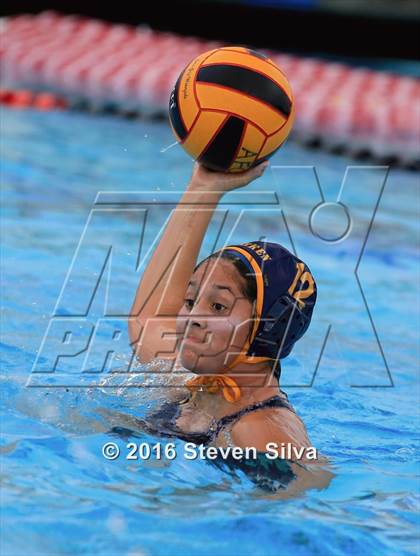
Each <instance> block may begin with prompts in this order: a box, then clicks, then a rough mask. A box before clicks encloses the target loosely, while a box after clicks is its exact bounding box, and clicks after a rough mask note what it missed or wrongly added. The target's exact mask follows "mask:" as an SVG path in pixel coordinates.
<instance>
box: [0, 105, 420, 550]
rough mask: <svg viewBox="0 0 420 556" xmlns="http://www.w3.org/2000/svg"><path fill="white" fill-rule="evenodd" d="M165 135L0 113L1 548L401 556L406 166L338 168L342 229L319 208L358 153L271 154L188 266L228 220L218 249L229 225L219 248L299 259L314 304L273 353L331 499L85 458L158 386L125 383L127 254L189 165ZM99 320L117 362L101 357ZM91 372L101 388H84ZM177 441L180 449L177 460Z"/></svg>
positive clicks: (411, 275) (408, 335) (407, 533)
mask: <svg viewBox="0 0 420 556" xmlns="http://www.w3.org/2000/svg"><path fill="white" fill-rule="evenodd" d="M171 143H173V137H172V135H171V132H170V130H169V129H168V126H167V125H165V124H164V123H150V122H149V123H145V122H139V121H124V120H120V119H116V118H113V117H102V116H95V115H83V114H75V113H47V114H43V113H35V112H19V111H16V112H15V111H8V110H4V111H3V114H2V167H1V181H2V210H3V214H2V222H1V224H2V230H1V231H2V244H3V246H2V303H1V309H2V364H1V381H2V384H1V386H2V419H1V421H2V432H3V436H2V443H1V452H2V478H3V486H2V496H1V498H2V505H3V511H2V546H1V548H2V554H4V555H10V556H11V555H13V556H17V555H28V556H29V555H52V554H54V555H56V554H57V555H58V554H60V555H61V554H92V555H93V554H95V555H99V554H104V555H105V554H106V555H116V554H121V555H127V556H140V555H142V556H151V555H157V556H160V555H176V554H194V555H200V556H201V555H213V554H219V555H221V556H222V555H233V554H242V555H243V556H246V555H259V554H261V555H262V554H264V555H278V554H294V555H312V554H320V555H322V556H325V555H330V554H331V555H344V554H375V555H395V554H399V555H405V554H416V553H418V548H419V544H418V542H419V541H418V538H416V534H417V533H418V528H419V522H418V509H419V495H418V487H419V479H418V472H419V452H418V448H419V442H418V432H419V430H418V429H419V427H418V425H419V414H418V401H419V395H420V390H419V382H418V375H417V361H418V356H419V353H418V349H419V346H418V341H417V333H418V329H419V322H418V309H419V296H418V285H417V284H418V278H419V276H418V271H419V265H418V238H419V229H418V224H417V217H418V205H419V190H418V185H419V183H418V176H417V175H416V174H414V173H409V172H404V171H401V170H398V169H395V168H391V169H390V170H389V173H388V174H386V169H385V168H377V167H375V168H373V167H371V166H367V165H366V164H363V165H361V166H360V165H358V167H357V168H352V169H350V170H349V171H348V174H347V179H346V180H345V182H344V187H343V191H342V194H341V202H342V203H343V205H346V206H347V209H348V214H349V218H350V227H349V229H347V227H348V224H349V222H348V220H347V217H346V215H345V213H344V212H343V211H344V209H343V205H337V204H336V203H335V201H336V199H337V194H338V192H339V189H340V186H341V183H342V181H343V177H344V173H345V170H346V168H347V166H348V165H353V166H354V164H355V163H354V161H352V160H349V159H346V158H344V157H336V156H332V155H329V154H325V153H322V152H314V151H309V150H303V149H302V148H301V147H299V146H297V145H296V144H294V143H293V142H289V143H288V144H287V145H286V146H285V147H284V148H283V149H281V151H280V152H279V153H278V154H277V155H276V156H275V157H274V158H273V159H272V164H271V169H270V170H269V171H268V172H267V173H266V175H265V176H264V177H263V178H262V179H261V180H259V181H258V182H255V183H253V184H252V185H251V186H249V187H248V188H246V189H244V190H242V193H241V194H243V197H241V199H239V201H240V202H239V204H238V202H237V201H236V197H235V198H233V197H232V195H233V194H231V195H230V196H229V197H225V200H226V201H229V199H232V201H231V202H230V204H227V202H226V203H225V204H224V205H223V206H221V210H220V211H219V212H218V213H217V214H216V215H215V218H214V220H213V222H212V224H211V226H210V228H209V231H208V235H207V236H206V240H205V242H204V245H203V250H202V253H201V254H200V258H201V256H205V255H206V254H208V253H209V252H210V251H211V250H212V249H213V248H214V245H213V242H214V240H215V238H216V234H217V233H219V228H220V226H219V225H220V224H221V223H223V222H224V226H223V227H222V229H221V233H220V237H219V240H218V243H217V245H218V246H219V245H222V244H223V242H224V241H226V239H227V238H228V237H229V234H230V233H232V235H231V236H230V238H229V241H230V242H234V241H239V242H244V241H250V240H255V239H259V238H260V237H262V236H264V237H267V238H268V239H269V240H271V241H278V242H280V243H283V244H284V245H286V247H288V248H290V249H292V248H294V249H296V251H297V253H298V255H299V256H301V257H302V258H303V259H304V260H305V261H306V262H307V263H308V265H309V266H310V268H311V270H312V272H313V274H314V276H315V277H316V280H317V283H318V288H319V300H318V305H317V309H316V312H315V315H314V318H313V322H312V325H311V328H310V330H309V331H308V333H307V335H306V336H305V337H304V339H302V340H301V342H300V343H299V344H298V345H297V346H296V349H295V350H294V352H293V353H292V355H291V356H290V357H289V358H287V359H286V360H285V362H284V366H283V373H282V387H283V389H285V390H286V391H287V392H288V394H289V397H290V399H291V401H292V403H293V404H294V406H295V407H296V410H297V411H298V413H299V414H300V415H301V417H302V419H303V420H304V422H305V423H306V425H307V428H308V432H309V436H310V439H311V441H312V444H313V445H314V446H316V447H317V448H318V449H319V450H320V451H321V452H322V453H323V454H325V455H326V456H327V457H328V458H329V460H330V462H331V465H332V468H333V470H334V473H335V477H334V479H333V480H332V482H331V483H330V485H329V487H328V488H326V489H324V490H315V489H310V490H308V491H306V492H305V493H303V494H302V495H301V496H299V497H296V498H292V499H288V500H280V499H278V498H276V496H275V495H272V494H270V493H267V492H265V491H263V490H259V489H258V488H256V486H255V485H254V484H253V483H252V482H251V481H250V480H249V479H248V478H247V477H246V476H245V475H244V474H242V473H236V474H235V473H232V474H229V473H227V472H223V471H221V470H219V469H217V468H216V467H214V466H213V465H211V464H210V463H208V462H206V461H200V460H198V461H186V460H185V459H183V458H182V457H177V458H176V459H174V460H173V461H157V460H154V459H151V460H150V461H127V460H126V459H125V458H124V457H120V458H119V459H118V460H116V461H107V460H106V459H105V458H104V457H103V456H102V454H101V447H102V445H103V444H104V443H105V442H109V441H114V442H116V443H117V444H118V445H119V447H120V448H121V450H122V453H126V452H124V450H125V444H126V441H124V440H123V439H122V438H118V437H115V436H111V435H110V434H109V433H108V431H109V430H110V428H111V427H112V426H113V425H115V424H119V423H121V422H124V420H127V419H129V417H130V415H138V416H141V415H144V413H145V412H146V410H147V409H148V408H149V407H151V406H152V405H153V404H157V403H159V402H160V400H161V398H162V396H163V395H164V393H163V391H162V389H161V388H156V389H155V390H153V392H151V391H150V389H149V390H146V389H144V388H141V387H138V388H137V387H134V388H125V387H124V380H125V379H126V375H124V374H123V371H124V369H125V370H126V369H127V368H128V367H127V362H129V361H130V350H129V348H128V339H127V332H126V325H125V319H124V315H126V314H127V312H128V310H129V308H130V306H131V302H132V299H133V294H134V291H135V286H136V284H137V282H138V279H139V275H140V272H141V270H142V267H140V270H136V268H137V266H136V265H137V263H138V259H142V257H144V256H145V255H146V256H147V249H148V248H149V247H150V246H151V245H152V243H153V241H154V240H155V238H156V236H157V235H158V232H159V229H160V227H161V226H162V225H163V224H164V222H165V219H166V218H167V217H168V214H169V210H170V208H171V207H173V205H171V204H170V203H171V201H172V202H174V200H175V201H176V199H179V196H180V195H181V192H182V190H183V188H184V187H185V184H186V182H187V180H188V177H189V175H190V171H191V165H190V161H189V159H188V157H187V156H186V155H185V154H184V153H183V152H182V150H181V149H180V148H179V147H177V146H175V147H172V148H169V149H166V147H168V146H169V145H171ZM162 151H163V152H162ZM276 166H281V167H279V168H276ZM313 167H315V168H316V171H317V173H318V177H319V182H320V184H321V188H322V192H323V195H324V196H325V200H326V201H328V202H329V203H330V204H329V205H326V206H323V207H321V209H319V210H318V211H317V212H316V213H315V216H314V217H313V219H312V230H313V232H315V233H312V232H311V229H310V227H309V225H308V222H309V215H310V213H311V211H312V210H313V209H314V207H315V206H316V205H318V204H319V203H320V201H321V197H320V191H319V189H318V187H317V182H316V180H315V178H314V171H313ZM384 180H385V181H384ZM263 191H265V192H267V194H265V193H264V194H263V193H262V192H263ZM98 192H102V193H101V194H100V196H99V197H98ZM111 192H112V195H110V193H111ZM127 192H134V193H127ZM136 192H137V193H136ZM273 192H276V193H277V195H278V199H279V200H278V202H273ZM107 194H108V195H107ZM265 195H266V196H265ZM267 195H268V197H267ZM135 198H137V200H138V203H137V204H135V203H133V199H135ZM146 198H147V199H149V200H150V199H152V202H151V204H149V205H147V208H148V214H149V218H148V220H147V225H146V227H145V229H143V228H142V225H143V223H144V210H143V209H144V207H145V205H144V203H143V204H142V202H143V201H144V199H146ZM153 199H155V202H153ZM267 199H269V200H268V201H267ZM142 200H143V201H142ZM110 201H112V202H113V203H114V204H110ZM161 201H165V202H166V203H168V204H159V203H160V202H161ZM95 203H96V204H95ZM115 203H116V204H115ZM127 203H128V204H127ZM264 203H266V204H264ZM267 203H268V204H267ZM226 209H229V212H228V213H227V216H226V220H223V218H224V214H225V213H223V211H225V210H226ZM241 209H245V212H243V213H241ZM375 210H376V212H375ZM241 214H242V216H241ZM240 216H241V218H239V217H240ZM235 223H236V226H235ZM142 233H144V241H143V244H142V249H141V252H140V254H139V251H140V248H139V242H140V237H141V234H142ZM316 234H318V235H316ZM343 234H344V237H343V239H342V240H341V241H338V242H333V241H330V240H331V239H335V238H337V237H338V236H340V235H343ZM319 236H321V237H323V238H324V239H320V237H319ZM110 247H111V257H112V260H110V259H107V256H108V255H109V252H110V251H109V249H110ZM146 260H147V258H146ZM107 261H108V262H107ZM104 268H105V271H104V273H103V274H101V272H102V270H104ZM355 271H357V272H355ZM101 277H102V279H101V280H99V278H101ZM98 281H99V285H98ZM96 285H98V287H97V289H96V290H95V287H96ZM93 291H96V295H95V296H94V299H93V302H92V303H90V301H89V300H90V299H91V297H92V292H93ZM104 316H106V318H105V319H104V320H103V323H102V324H101V327H100V328H99V330H98V331H97V333H96V336H95V342H94V343H93V346H94V347H92V349H91V350H89V353H87V351H86V342H87V339H88V338H89V334H90V333H91V331H92V330H93V327H94V325H95V324H97V322H98V318H100V317H104ZM66 327H67V328H66ZM118 327H120V328H118ZM117 328H118V329H121V334H120V336H119V338H120V339H119V340H118V341H116V343H115V346H116V350H115V352H116V355H115V356H114V358H112V357H110V358H109V359H108V360H107V362H105V363H104V361H103V353H104V349H105V347H104V346H109V339H110V337H111V336H112V334H113V332H114V331H115V330H116V329H117ZM64 329H66V330H71V339H70V340H69V344H66V345H67V349H68V350H69V351H68V354H69V356H68V357H61V358H58V359H57V356H58V350H59V349H60V347H61V348H63V345H61V346H60V342H61V341H62V338H63V330H64ZM69 338H70V337H69ZM113 345H114V344H113ZM77 346H79V347H80V349H79V350H77V349H75V347H77ZM101 347H102V349H101ZM77 351H80V353H79V355H75V353H76V352H77ZM105 351H106V349H105ZM62 353H63V352H61V354H62ZM37 355H38V359H37ZM70 355H72V356H70ZM101 356H102V359H101ZM48 370H49V371H51V370H53V372H49V373H48V372H47V371H48ZM82 370H84V372H83V373H82V372H81V371H82ZM116 370H117V371H118V370H119V372H120V374H119V375H118V373H117V374H116V373H115V371H116ZM112 371H114V373H113V374H111V373H112ZM130 376H131V375H130ZM104 377H105V378H106V379H108V378H109V377H113V378H115V380H116V382H117V383H118V388H105V387H98V383H99V382H100V380H101V379H103V378H104ZM134 378H136V376H134ZM135 385H136V384H134V386H135ZM142 440H148V441H150V442H152V441H157V440H158V439H153V438H151V437H147V436H146V435H142ZM137 441H139V439H137ZM182 446H183V443H182V442H181V441H178V442H176V447H177V450H179V452H181V450H182Z"/></svg>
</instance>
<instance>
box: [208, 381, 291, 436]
mask: <svg viewBox="0 0 420 556" xmlns="http://www.w3.org/2000/svg"><path fill="white" fill-rule="evenodd" d="M282 393H283V394H284V395H285V397H286V399H284V398H282V397H281V396H279V395H277V394H276V395H275V396H272V397H271V398H267V399H266V400H262V401H261V402H255V403H253V404H251V405H248V406H247V407H243V408H242V409H240V410H239V411H237V412H236V413H231V414H230V415H225V416H224V417H222V418H221V419H219V421H218V422H217V425H216V427H215V430H214V433H213V438H216V436H217V435H218V434H219V433H220V431H221V430H222V429H223V428H224V427H226V425H229V424H231V423H234V422H235V421H238V420H239V419H240V418H241V417H243V416H244V415H246V414H247V413H251V412H252V411H257V410H258V409H265V408H266V407H284V408H286V409H289V410H290V411H293V413H295V410H294V409H293V407H292V406H291V405H290V403H289V400H288V398H287V394H286V393H285V392H283V391H282Z"/></svg>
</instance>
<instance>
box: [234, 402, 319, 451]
mask: <svg viewBox="0 0 420 556" xmlns="http://www.w3.org/2000/svg"><path fill="white" fill-rule="evenodd" d="M231 438H232V440H233V442H234V443H235V445H236V446H240V447H242V448H246V447H255V448H256V449H257V450H258V451H266V446H267V444H268V443H270V442H275V443H276V444H278V445H281V443H284V444H289V443H290V444H293V445H296V446H298V445H299V446H302V445H305V446H306V445H308V444H309V440H308V437H307V433H306V429H305V425H304V424H303V422H302V421H301V419H300V418H299V417H298V416H297V415H296V414H295V413H293V412H292V411H290V410H288V409H286V408H281V407H274V408H264V409H260V410H258V411H253V412H251V413H248V414H246V415H244V416H243V417H241V419H239V420H238V421H237V422H236V423H235V424H234V426H233V427H232V430H231Z"/></svg>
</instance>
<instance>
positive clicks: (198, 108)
mask: <svg viewBox="0 0 420 556" xmlns="http://www.w3.org/2000/svg"><path fill="white" fill-rule="evenodd" d="M169 119H170V122H171V125H172V129H173V131H174V133H175V135H176V137H177V139H178V141H179V142H180V143H181V145H182V146H183V148H184V149H185V150H186V151H187V153H188V154H190V155H191V156H192V157H193V158H194V159H195V160H198V161H199V162H201V163H202V164H204V165H205V166H206V167H207V168H210V169H211V170H216V171H223V172H243V171H245V170H248V169H249V168H251V167H252V166H255V165H256V164H258V163H260V162H261V161H263V160H267V159H268V158H269V157H270V156H272V155H273V154H274V153H275V152H276V150H277V149H278V148H279V147H280V146H281V145H282V144H283V143H284V141H285V140H286V139H287V136H288V135H289V133H290V130H291V128H292V125H293V119H294V103H293V95H292V90H291V87H290V84H289V82H288V80H287V78H286V76H285V75H284V73H283V72H282V71H281V70H280V69H279V68H278V67H277V66H276V64H275V63H274V62H272V61H271V60H270V59H269V58H267V57H265V56H264V55H262V54H260V53H258V52H254V51H253V50H249V49H247V48H242V47H232V46H229V47H226V48H217V49H216V50H211V51H210V52H205V53H204V54H201V56H198V57H197V58H195V60H193V61H192V62H191V63H190V64H189V65H188V66H187V67H186V68H185V69H184V71H183V72H182V73H181V75H180V76H179V78H178V81H177V82H176V84H175V87H174V89H173V91H172V93H171V96H170V100H169Z"/></svg>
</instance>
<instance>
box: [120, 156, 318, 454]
mask: <svg viewBox="0 0 420 556" xmlns="http://www.w3.org/2000/svg"><path fill="white" fill-rule="evenodd" d="M267 165H268V163H263V164H260V165H259V166H257V167H255V168H252V169H251V170H248V171H246V172H244V173H241V174H224V173H217V172H213V171H210V170H207V169H206V168H204V167H203V166H201V165H200V164H195V167H194V171H193V175H192V178H191V181H190V183H189V185H188V186H187V188H186V191H185V193H184V195H183V197H182V199H181V201H180V203H179V205H178V207H177V208H176V210H175V211H174V213H173V214H172V216H171V218H170V220H169V222H168V223H167V225H166V228H165V230H164V233H163V235H162V238H161V240H160V242H159V244H158V246H157V248H156V250H155V252H154V254H153V256H152V258H151V260H150V262H149V264H148V266H147V268H146V270H145V272H144V274H143V277H142V279H141V282H140V285H139V287H138V290H137V293H136V297H135V301H134V304H133V307H132V310H131V318H130V319H129V332H130V338H131V342H132V344H133V347H134V349H135V351H136V355H137V358H138V359H139V360H140V362H141V363H148V362H150V361H152V360H153V359H155V358H160V359H169V360H170V361H171V362H172V363H173V364H174V367H173V368H176V366H177V365H181V366H182V367H184V368H185V369H188V370H189V371H192V372H193V373H195V374H196V377H195V378H194V379H192V380H189V381H188V382H187V383H186V386H187V388H188V392H189V396H188V397H187V399H183V400H182V401H181V400H178V402H179V403H170V404H167V406H166V407H164V408H162V410H161V411H160V412H158V413H157V414H156V416H155V417H156V419H160V420H161V424H162V427H163V428H164V429H165V428H166V430H168V431H169V432H171V433H173V434H175V435H176V436H178V437H180V438H184V439H185V440H189V441H193V442H196V443H197V444H199V443H203V444H210V443H211V444H212V445H214V446H220V447H222V446H226V445H234V446H238V447H242V448H247V447H255V448H256V449H257V450H258V451H261V452H266V450H267V444H268V443H270V442H274V443H276V444H277V445H278V446H280V445H281V444H282V443H284V444H285V445H287V444H290V445H292V446H293V447H296V449H301V448H305V449H306V448H308V447H309V446H310V442H309V440H308V436H307V433H306V429H305V426H304V424H303V422H302V421H301V419H300V418H299V417H298V416H297V415H296V413H295V412H294V410H293V408H292V407H291V405H290V403H289V402H288V400H287V396H286V395H285V394H284V393H283V392H282V391H281V390H280V389H279V377H280V362H279V359H280V358H282V357H285V356H286V355H288V354H289V352H290V351H291V349H292V347H293V344H294V343H295V342H296V341H297V340H298V339H299V338H300V337H301V336H302V335H303V333H304V332H305V330H306V329H307V327H308V325H309V322H310V319H311V315H312V310H313V307H314V304H315V300H316V285H315V282H314V279H313V277H312V275H311V273H310V271H309V269H308V267H307V266H306V265H305V264H304V263H303V262H302V261H300V260H299V259H297V258H296V257H295V256H293V255H292V254H291V253H290V252H289V251H287V250H286V249H284V248H283V247H281V246H280V245H278V244H275V243H263V242H261V241H254V242H249V243H245V244H241V245H235V246H227V247H226V248H223V249H222V250H221V251H219V252H217V253H215V254H213V255H211V256H210V257H209V258H207V259H205V260H204V261H202V262H201V263H200V264H198V266H196V264H197V257H198V254H199V251H200V247H201V244H202V241H203V238H204V234H205V232H206V230H207V227H208V225H209V222H210V220H211V218H212V215H213V212H214V210H215V208H216V207H217V204H218V202H219V201H220V199H221V198H222V197H223V195H224V194H225V193H227V192H229V191H232V190H234V189H237V188H240V187H243V186H245V185H247V184H248V183H250V182H251V181H252V180H254V179H256V178H258V177H260V176H261V175H262V174H263V172H264V171H265V169H266V167H267Z"/></svg>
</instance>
